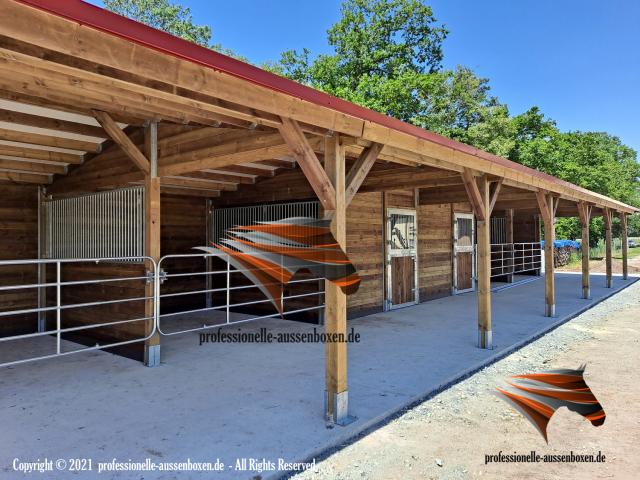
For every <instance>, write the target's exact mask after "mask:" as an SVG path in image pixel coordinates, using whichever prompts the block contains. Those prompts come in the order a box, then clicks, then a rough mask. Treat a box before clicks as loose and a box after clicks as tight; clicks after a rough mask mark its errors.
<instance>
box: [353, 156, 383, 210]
mask: <svg viewBox="0 0 640 480" xmlns="http://www.w3.org/2000/svg"><path fill="white" fill-rule="evenodd" d="M383 147H384V145H382V144H381V143H373V144H372V145H371V146H370V147H366V148H365V149H364V150H363V151H362V153H361V154H360V157H358V160H357V161H356V163H355V164H354V165H353V166H352V167H351V169H350V170H349V173H348V174H347V178H346V180H345V184H346V185H347V187H346V191H345V204H346V206H349V204H350V203H351V200H353V197H355V196H356V193H357V192H358V189H359V188H360V186H361V185H362V182H364V179H365V178H366V177H367V174H368V173H369V171H370V170H371V168H372V167H373V164H374V163H375V161H376V160H377V158H378V155H380V152H381V151H382V148H383Z"/></svg>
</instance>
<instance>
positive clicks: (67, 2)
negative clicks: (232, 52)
mask: <svg viewBox="0 0 640 480" xmlns="http://www.w3.org/2000/svg"><path fill="white" fill-rule="evenodd" d="M18 1H19V2H22V3H24V4H27V5H31V6H33V7H36V8H39V9H41V10H45V11H47V12H50V13H52V14H55V15H58V16H61V17H64V18H67V19H69V20H72V21H74V22H77V23H79V24H82V25H87V26H89V27H92V28H95V29H97V30H102V31H104V32H107V33H110V34H112V35H116V36H118V37H121V38H125V39H127V40H130V41H132V42H136V43H138V44H141V45H145V46H147V47H149V48H152V49H154V50H158V51H160V52H163V53H166V54H169V55H173V56H176V57H180V58H183V59H185V60H188V61H191V62H194V63H198V64H200V65H203V66H206V67H209V68H212V69H215V70H218V71H220V72H223V73H226V74H228V75H233V76H234V77H238V78H241V79H243V80H246V81H249V82H252V83H255V84H258V85H261V86H263V87H266V88H269V89H272V90H276V91H279V92H282V93H285V94H287V95H291V96H294V97H297V98H300V99H302V100H305V101H307V102H310V103H314V104H316V105H321V106H324V107H327V108H331V109H333V110H336V111H338V112H341V113H344V114H347V115H351V116H353V117H356V118H359V119H361V120H365V121H370V122H373V123H377V124H379V125H382V126H385V127H388V128H391V129H393V130H396V131H399V132H403V133H406V134H408V135H412V136H414V137H417V138H421V139H423V140H427V141H429V142H433V143H436V144H439V145H442V146H446V147H449V148H452V149H454V150H458V151H460V152H464V153H467V154H470V155H474V156H476V157H478V158H482V159H484V160H488V161H490V162H493V163H496V164H499V165H502V166H504V167H508V168H510V169H513V170H518V171H521V172H523V173H528V174H531V175H534V176H536V177H538V178H541V179H545V180H548V181H552V182H555V183H557V184H559V185H565V186H569V187H571V188H573V189H575V190H579V191H582V192H587V193H589V194H591V195H593V194H594V192H591V191H589V190H586V189H583V188H581V187H578V186H577V185H574V184H572V183H569V182H566V181H564V180H561V179H559V178H556V177H554V176H552V175H549V174H546V173H544V172H540V171H538V170H535V169H532V168H529V167H525V166H524V165H521V164H519V163H516V162H512V161H510V160H507V159H506V158H503V157H499V156H497V155H493V154H491V153H488V152H485V151H483V150H480V149H478V148H475V147H472V146H470V145H467V144H464V143H461V142H457V141H455V140H451V139H450V138H447V137H444V136H442V135H438V134H437V133H434V132H431V131H429V130H425V129H423V128H420V127H416V126H415V125H411V124H409V123H406V122H403V121H401V120H398V119H397V118H393V117H389V116H387V115H383V114H381V113H378V112H375V111H373V110H370V109H368V108H364V107H361V106H359V105H356V104H354V103H351V102H347V101H346V100H342V99H340V98H337V97H334V96H332V95H329V94H327V93H324V92H321V91H319V90H315V89H313V88H311V87H307V86H305V85H302V84H300V83H297V82H294V81H293V80H290V79H288V78H284V77H280V76H278V75H275V74H273V73H271V72H267V71H265V70H262V69H260V68H258V67H255V66H253V65H249V64H248V63H244V62H241V61H239V60H236V59H235V58H231V57H229V56H227V55H223V54H221V53H218V52H215V51H213V50H211V49H209V48H206V47H202V46H200V45H197V44H194V43H191V42H189V41H187V40H183V39H182V38H179V37H175V36H173V35H171V34H168V33H166V32H163V31H161V30H157V29H155V28H152V27H149V26H147V25H145V24H143V23H140V22H137V21H135V20H131V19H129V18H126V17H123V16H121V15H118V14H116V13H113V12H111V11H108V10H105V9H103V8H100V7H97V6H95V5H92V4H90V3H87V2H84V1H81V0H18ZM596 195H597V194H596Z"/></svg>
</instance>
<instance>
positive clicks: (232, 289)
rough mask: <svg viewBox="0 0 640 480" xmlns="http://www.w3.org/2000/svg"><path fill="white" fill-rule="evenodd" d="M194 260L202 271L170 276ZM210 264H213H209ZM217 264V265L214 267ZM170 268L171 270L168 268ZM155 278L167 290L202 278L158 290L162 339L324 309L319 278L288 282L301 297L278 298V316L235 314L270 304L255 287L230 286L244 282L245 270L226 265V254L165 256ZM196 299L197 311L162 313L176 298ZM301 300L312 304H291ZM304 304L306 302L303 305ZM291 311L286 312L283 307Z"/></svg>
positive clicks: (180, 309)
mask: <svg viewBox="0 0 640 480" xmlns="http://www.w3.org/2000/svg"><path fill="white" fill-rule="evenodd" d="M193 259H195V260H198V262H197V263H196V264H195V265H201V266H202V267H203V268H202V269H201V270H198V271H190V272H182V273H172V270H173V269H179V267H180V263H181V262H184V261H188V260H193ZM211 260H213V261H214V262H212V261H211ZM215 262H217V263H215ZM168 264H170V265H171V264H172V265H173V268H172V267H168V266H167V265H168ZM158 269H159V271H160V272H162V273H161V275H159V279H158V283H159V284H160V283H162V284H163V285H165V287H167V286H171V283H172V279H184V278H190V279H192V280H193V279H197V278H202V279H203V281H201V282H199V283H200V286H198V283H195V284H193V283H192V284H191V285H189V284H187V283H185V282H181V283H180V284H179V285H178V287H179V288H176V289H174V290H172V291H169V292H162V288H161V286H160V285H159V286H158V298H157V304H158V319H157V324H158V331H159V332H160V333H161V334H162V335H177V334H181V333H188V332H196V331H201V330H207V329H212V328H218V327H222V326H227V325H234V324H241V323H247V322H252V321H256V320H262V319H266V318H277V317H281V316H282V317H287V316H289V317H290V316H291V315H295V314H300V313H302V312H311V311H319V310H323V309H324V288H319V286H320V285H322V286H324V281H323V280H324V279H322V278H315V277H314V278H304V279H299V280H291V281H289V282H288V283H287V284H286V287H287V288H288V289H293V290H295V289H297V288H304V289H305V291H304V292H302V293H288V294H285V293H284V291H283V295H282V296H281V297H280V301H281V302H282V305H283V307H284V312H283V314H282V315H281V314H280V313H278V312H274V313H267V314H264V315H256V314H252V313H242V312H238V311H237V310H238V309H240V308H242V307H250V306H259V305H260V306H264V305H265V304H268V303H269V302H270V300H269V299H268V298H266V297H264V296H263V295H261V294H260V293H259V291H258V286H257V285H255V284H253V283H251V282H244V283H245V284H242V285H234V283H235V282H237V281H238V279H242V278H244V274H245V272H248V271H249V270H241V269H237V268H235V267H234V266H233V265H232V264H231V263H230V262H229V256H228V255H226V254H221V255H214V254H205V253H202V254H184V255H165V256H164V257H162V258H161V259H160V261H159V262H158ZM207 277H208V278H213V281H205V279H206V278H207ZM243 291H244V292H252V293H255V296H256V297H258V298H256V299H253V300H247V301H233V299H232V297H233V296H234V294H236V293H238V292H243ZM208 294H213V296H214V298H213V299H212V300H207V301H205V298H204V295H208ZM194 296H200V297H201V298H200V299H199V300H195V301H194V302H193V303H195V304H200V305H201V306H200V307H198V308H177V309H175V311H170V312H163V311H162V307H163V302H164V306H166V304H167V303H168V302H169V301H171V300H172V299H176V298H179V297H192V298H193V297H194ZM301 299H309V300H314V301H313V303H314V305H310V306H302V307H299V306H295V302H299V301H300V300H301ZM305 303H306V302H305ZM287 306H290V307H291V308H289V309H287V308H286V307H287Z"/></svg>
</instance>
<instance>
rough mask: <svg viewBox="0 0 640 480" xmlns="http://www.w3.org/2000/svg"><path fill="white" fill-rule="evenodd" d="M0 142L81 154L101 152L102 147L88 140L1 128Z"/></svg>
mask: <svg viewBox="0 0 640 480" xmlns="http://www.w3.org/2000/svg"><path fill="white" fill-rule="evenodd" d="M0 140H6V141H8V142H19V143H26V144H31V145H40V146H43V147H56V148H66V149H69V150H78V151H81V152H99V151H100V148H101V145H100V143H96V142H89V141H86V140H74V139H71V138H65V137H55V136H52V135H42V134H39V133H30V132H22V131H18V130H9V129H6V128H0Z"/></svg>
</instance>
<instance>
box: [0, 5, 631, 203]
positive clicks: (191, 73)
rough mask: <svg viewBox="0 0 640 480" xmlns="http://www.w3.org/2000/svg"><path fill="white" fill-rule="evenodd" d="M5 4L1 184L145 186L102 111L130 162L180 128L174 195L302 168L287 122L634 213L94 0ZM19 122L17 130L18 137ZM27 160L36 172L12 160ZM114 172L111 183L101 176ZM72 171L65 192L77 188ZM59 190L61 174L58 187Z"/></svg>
mask: <svg viewBox="0 0 640 480" xmlns="http://www.w3.org/2000/svg"><path fill="white" fill-rule="evenodd" d="M0 5H1V6H2V11H3V15H2V16H1V17H0V98H1V99H3V100H2V101H3V102H6V103H4V104H0V179H9V180H14V181H33V182H35V183H51V182H52V181H53V182H54V186H55V185H56V184H57V183H58V180H57V178H58V177H57V176H58V175H61V174H64V173H65V172H66V170H67V167H68V166H70V165H74V164H78V163H82V162H89V161H93V162H94V163H95V164H96V165H99V166H100V169H102V170H104V171H105V173H104V174H102V175H100V176H99V178H98V180H97V184H96V188H97V187H100V188H106V187H108V186H110V185H112V184H113V182H115V181H116V179H117V180H118V181H123V182H125V183H127V182H134V183H135V182H139V181H141V179H142V176H141V175H143V172H141V171H140V170H137V169H136V168H135V165H133V166H132V165H127V166H126V167H125V166H124V165H123V166H122V167H120V169H119V170H118V169H117V168H115V167H113V166H112V165H111V163H110V161H113V160H114V159H116V158H118V153H121V152H118V153H115V151H117V148H116V147H117V146H116V145H114V144H113V142H112V140H111V139H108V137H109V136H108V135H106V134H104V131H101V129H100V128H99V124H98V123H97V122H96V121H95V111H96V110H98V111H100V112H106V113H107V114H108V115H109V118H112V119H113V120H114V121H115V122H118V125H119V127H120V128H123V129H124V130H123V132H125V134H126V135H128V136H129V137H130V138H131V142H129V141H128V140H126V139H122V138H121V140H123V141H124V142H125V143H126V145H127V148H129V149H130V150H131V151H133V157H132V158H135V148H133V146H135V145H136V142H137V143H138V144H139V143H140V141H141V138H136V131H135V128H136V127H139V126H141V125H143V124H144V123H145V122H148V121H153V120H162V121H163V123H165V122H168V123H171V124H174V126H173V127H166V128H165V134H164V137H163V139H161V145H160V149H161V152H160V158H159V162H160V166H159V174H160V176H161V177H163V185H164V186H165V188H166V189H187V190H188V189H192V190H194V191H196V190H198V191H200V190H202V189H203V188H205V187H206V188H208V189H209V190H211V191H216V192H220V191H224V190H234V189H236V188H237V186H238V185H240V184H242V183H253V182H254V181H256V179H257V178H259V176H261V175H265V176H270V175H273V174H274V173H276V171H277V170H278V169H280V168H291V167H293V166H295V159H294V158H293V157H292V155H291V154H292V152H291V150H290V148H289V146H288V145H287V144H286V142H285V141H284V140H283V139H282V137H281V136H280V134H279V132H280V131H281V128H282V123H283V121H282V118H283V117H284V118H286V119H292V120H295V121H296V122H298V124H299V125H300V129H301V130H302V131H303V132H304V134H305V135H306V136H307V138H308V140H309V145H310V146H311V148H312V149H313V150H315V151H316V152H317V153H319V154H322V146H323V140H322V137H323V136H326V135H331V134H334V133H339V134H341V136H343V137H344V138H345V142H346V143H347V149H348V154H351V156H352V157H353V158H357V157H358V156H359V155H360V154H361V153H362V151H363V150H365V149H367V148H371V147H372V146H373V145H375V144H381V145H383V148H382V150H381V152H380V154H379V156H378V157H377V158H378V161H386V162H395V163H400V164H403V165H407V166H428V167H430V168H434V167H435V168H438V169H441V170H448V171H452V172H457V173H462V172H463V171H464V170H465V169H470V170H472V171H473V172H475V173H476V174H488V175H491V176H492V177H495V178H500V179H503V183H504V185H505V186H510V187H515V188H518V189H523V190H531V191H536V190H545V191H547V192H550V193H553V194H555V195H557V196H559V197H560V198H562V199H565V200H567V201H571V202H587V203H590V204H593V205H595V206H597V207H600V208H610V209H614V210H617V211H620V212H624V213H633V212H635V211H637V209H636V208H635V207H632V206H629V205H626V204H624V203H621V202H618V201H616V200H613V199H611V198H608V197H606V196H603V195H600V194H598V193H595V192H591V191H589V190H586V189H584V188H581V187H578V186H576V185H573V184H571V183H568V182H566V181H563V180H560V179H558V178H555V177H553V176H550V175H547V174H545V173H542V172H539V171H537V170H533V169H531V168H528V167H525V166H523V165H520V164H517V163H515V162H511V161H509V160H507V159H505V158H501V157H498V156H495V155H492V154H490V153H487V152H484V151H482V150H479V149H477V148H474V147H471V146H469V145H465V144H463V143H460V142H456V141H454V140H451V139H448V138H445V137H443V136H441V135H437V134H435V133H433V132H430V131H427V130H424V129H421V128H418V127H415V126H413V125H410V124H407V123H404V122H402V121H400V120H397V119H394V118H391V117H388V116H385V115H382V114H379V113H377V112H374V111H372V110H368V109H366V108H363V107H360V106H357V105H355V104H352V103H349V102H346V101H344V100H341V99H338V98H336V97H333V96H331V95H327V94H325V93H323V92H319V91H317V90H314V89H312V88H309V87H306V86H304V85H301V84H298V83H296V82H293V81H291V80H288V79H285V78H282V77H279V76H277V75H274V74H271V73H269V72H266V71H264V70H261V69H259V68H257V67H254V66H252V65H248V64H246V63H243V62H240V61H238V60H235V59H233V58H230V57H227V56H225V55H222V54H220V53H217V52H214V51H212V50H210V49H207V48H204V47H201V46H198V45H195V44H193V43H190V42H187V41H185V40H182V39H180V38H177V37H174V36H172V35H169V34H167V33H165V32H162V31H159V30H156V29H153V28H151V27H148V26H146V25H143V24H141V23H138V22H135V21H133V20H130V19H127V18H124V17H122V16H119V15H116V14H114V13H112V12H109V11H106V10H103V9H101V8H98V7H96V6H93V5H91V4H88V3H85V2H81V1H65V2H58V1H54V0H19V1H18V0H0ZM12 105H13V107H12ZM46 109H49V115H48V114H47V112H46ZM51 109H53V110H54V111H53V112H52V111H51ZM61 112H62V113H61ZM5 122H6V123H8V124H9V125H7V124H5ZM11 124H13V125H14V126H15V125H22V127H20V128H19V129H18V130H20V129H22V134H16V133H15V130H16V129H15V127H14V126H12V125H11ZM100 124H103V122H100ZM109 125H111V127H112V126H113V125H112V124H111V123H109ZM25 126H26V127H28V129H31V130H28V129H27V130H26V131H25ZM5 127H11V128H5ZM33 128H35V130H33ZM27 133H28V134H29V138H27V136H26V134H27ZM116 133H117V132H116ZM118 135H119V134H118ZM119 137H122V135H119ZM162 142H164V143H162ZM34 144H35V145H34ZM35 147H38V148H35ZM132 148H133V149H132ZM163 148H164V149H165V151H164V152H163V151H162V149H163ZM33 150H36V152H34V151H33ZM38 150H40V151H38ZM131 151H130V156H131ZM43 152H44V153H43ZM109 152H111V153H109ZM24 159H28V160H29V161H30V164H31V166H30V167H29V168H31V169H32V170H28V171H25V170H24V169H20V168H16V167H20V163H18V162H21V161H23V160H24ZM1 162H5V163H4V164H3V163H1ZM7 162H9V163H7ZM42 165H45V167H43V166H42ZM25 168H26V167H25ZM109 168H111V169H112V170H111V171H109V175H111V177H110V178H111V179H112V180H110V181H109V180H105V178H106V177H107V176H108V175H107V172H106V171H107V170H108V169H109ZM73 169H74V167H69V170H70V171H71V173H70V175H69V179H70V180H68V181H66V183H67V186H68V185H70V184H71V185H72V184H73V179H72V174H73V173H74V172H73ZM63 170H64V171H63ZM31 175H36V177H32V176H31ZM52 175H54V177H51V176H52ZM76 181H77V182H79V180H76ZM110 182H111V183H110ZM207 182H210V183H207ZM64 184H65V181H62V180H61V181H60V186H59V187H58V188H59V189H62V188H63V186H64ZM498 201H499V202H500V199H498Z"/></svg>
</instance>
